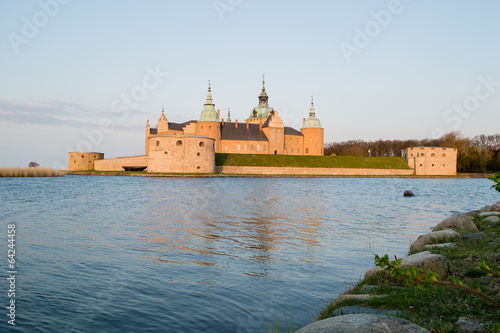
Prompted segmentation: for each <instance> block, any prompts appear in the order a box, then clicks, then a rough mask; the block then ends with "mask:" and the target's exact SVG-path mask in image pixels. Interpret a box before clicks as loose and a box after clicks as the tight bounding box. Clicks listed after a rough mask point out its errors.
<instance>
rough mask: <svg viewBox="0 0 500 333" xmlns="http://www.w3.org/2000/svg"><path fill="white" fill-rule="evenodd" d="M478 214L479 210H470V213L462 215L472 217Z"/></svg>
mask: <svg viewBox="0 0 500 333" xmlns="http://www.w3.org/2000/svg"><path fill="white" fill-rule="evenodd" d="M479 213H481V211H480V210H471V211H470V212H467V213H464V214H465V215H467V216H474V215H476V214H479Z"/></svg>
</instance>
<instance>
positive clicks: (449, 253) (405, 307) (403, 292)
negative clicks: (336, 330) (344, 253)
mask: <svg viewBox="0 0 500 333" xmlns="http://www.w3.org/2000/svg"><path fill="white" fill-rule="evenodd" d="M475 223H476V225H477V226H478V228H479V231H481V232H484V233H485V235H486V237H485V238H484V239H482V240H480V241H476V242H473V243H468V242H465V241H463V240H461V239H456V240H455V241H454V242H455V243H456V244H457V245H456V246H452V247H444V248H434V249H432V250H431V252H432V253H436V254H441V255H443V256H445V257H447V258H448V259H450V261H451V263H452V267H453V272H452V275H453V276H454V277H456V278H458V279H460V280H461V282H462V283H463V284H464V285H467V286H469V287H472V288H473V289H479V290H481V291H482V292H483V293H484V294H486V295H487V296H489V297H491V298H493V299H494V300H496V301H497V302H498V301H500V278H494V277H492V276H487V274H486V273H485V272H484V271H481V270H479V269H478V264H479V263H480V262H482V261H483V260H485V261H486V263H488V265H490V267H491V266H493V265H497V266H500V257H499V253H500V224H499V223H496V224H493V223H488V222H485V221H483V218H481V217H479V216H477V215H476V216H475ZM462 233H463V232H462ZM365 286H375V287H370V288H373V289H370V290H369V293H370V294H372V295H385V296H383V297H376V298H372V299H370V300H366V301H361V300H353V299H350V300H345V301H341V302H339V303H336V304H333V302H332V303H330V304H329V305H327V306H326V307H325V308H324V309H323V310H322V311H321V313H320V315H319V316H318V318H317V319H318V320H320V319H325V318H328V317H330V316H331V313H332V311H333V310H335V309H338V308H340V307H343V306H348V305H360V306H366V307H371V308H376V309H394V310H402V311H404V312H406V313H407V315H405V316H404V317H405V318H406V319H409V320H411V321H413V322H415V323H417V324H418V325H421V326H423V327H425V328H427V329H429V330H431V331H432V332H455V328H454V324H455V323H456V322H457V321H458V319H459V318H460V317H466V318H467V319H468V320H471V321H475V322H477V323H481V324H482V325H483V329H484V332H500V331H497V330H498V329H499V326H495V324H497V325H499V324H500V311H499V309H497V308H495V307H494V306H493V305H492V304H490V303H488V302H486V301H485V300H483V299H482V298H479V297H477V296H475V295H472V294H471V293H468V292H466V291H463V290H460V289H456V288H450V287H444V286H431V287H424V288H418V287H408V286H406V285H404V284H402V283H399V282H396V281H393V280H389V279H387V277H385V276H383V275H378V276H374V277H372V278H369V279H367V280H366V281H360V282H359V283H358V284H357V285H356V286H354V287H353V288H352V289H350V290H348V291H346V292H345V294H366V293H367V292H366V288H365V289H362V288H363V287H365Z"/></svg>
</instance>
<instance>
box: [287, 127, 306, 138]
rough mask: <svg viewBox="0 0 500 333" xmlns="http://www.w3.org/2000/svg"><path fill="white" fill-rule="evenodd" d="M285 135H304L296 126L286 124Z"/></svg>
mask: <svg viewBox="0 0 500 333" xmlns="http://www.w3.org/2000/svg"><path fill="white" fill-rule="evenodd" d="M285 135H300V136H304V135H303V134H302V132H301V131H297V130H296V129H295V128H292V127H286V126H285Z"/></svg>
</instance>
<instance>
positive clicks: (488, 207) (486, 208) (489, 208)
mask: <svg viewBox="0 0 500 333" xmlns="http://www.w3.org/2000/svg"><path fill="white" fill-rule="evenodd" d="M480 211H482V212H491V207H490V206H484V207H483V208H481V209H480Z"/></svg>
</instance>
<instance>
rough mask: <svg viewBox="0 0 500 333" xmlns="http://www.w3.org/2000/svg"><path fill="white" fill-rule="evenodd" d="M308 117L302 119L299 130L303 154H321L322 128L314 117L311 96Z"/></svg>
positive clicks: (322, 146)
mask: <svg viewBox="0 0 500 333" xmlns="http://www.w3.org/2000/svg"><path fill="white" fill-rule="evenodd" d="M309 110H310V112H309V118H307V119H305V120H304V124H303V125H302V128H301V129H300V131H301V132H302V135H304V155H323V148H324V129H323V128H322V127H321V122H320V121H319V119H318V118H316V112H315V110H316V109H315V107H314V100H313V98H312V96H311V107H310V109H309Z"/></svg>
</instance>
